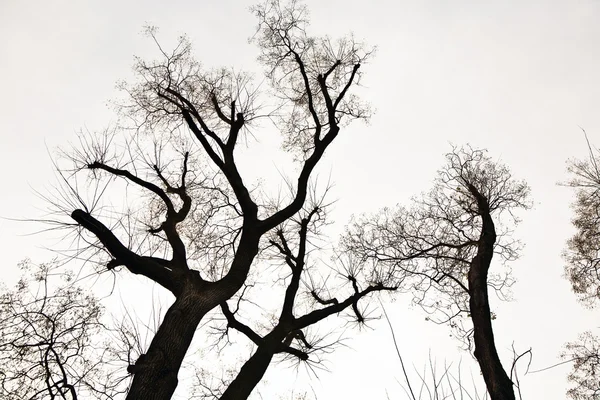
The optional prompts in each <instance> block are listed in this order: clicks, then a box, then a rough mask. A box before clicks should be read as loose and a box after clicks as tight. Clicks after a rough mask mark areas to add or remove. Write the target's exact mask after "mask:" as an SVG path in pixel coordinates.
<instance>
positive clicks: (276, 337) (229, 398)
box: [219, 330, 283, 400]
mask: <svg viewBox="0 0 600 400" xmlns="http://www.w3.org/2000/svg"><path fill="white" fill-rule="evenodd" d="M281 332H282V330H279V331H273V332H271V333H270V334H269V335H267V336H265V338H264V342H263V343H261V345H260V346H258V347H257V349H256V351H255V352H254V354H253V355H252V357H250V359H248V361H246V362H245V363H244V365H243V366H242V368H241V369H240V372H239V373H238V374H237V376H236V377H235V379H234V380H233V381H232V382H231V383H230V384H229V386H228V387H227V389H226V390H225V392H223V395H222V396H221V398H220V399H219V400H246V399H247V398H248V397H249V396H250V393H252V391H253V390H254V388H255V387H256V385H258V383H259V382H260V380H261V379H262V377H263V376H264V374H265V372H267V368H269V364H271V360H272V359H273V356H274V355H275V353H276V352H277V348H278V347H279V346H280V345H281V341H282V340H283V336H282V334H281Z"/></svg>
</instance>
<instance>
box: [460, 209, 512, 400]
mask: <svg viewBox="0 0 600 400" xmlns="http://www.w3.org/2000/svg"><path fill="white" fill-rule="evenodd" d="M485 203H486V204H485V207H482V204H481V203H480V212H481V214H482V219H483V226H482V232H481V236H480V240H479V246H478V249H477V255H476V256H475V258H473V260H472V261H471V266H470V269H469V294H470V299H469V307H470V311H471V319H472V321H473V339H474V341H475V353H474V355H475V358H476V359H477V362H478V363H479V366H480V368H481V373H482V375H483V379H484V381H485V384H486V387H487V389H488V392H489V394H490V398H491V400H515V393H514V390H513V383H512V381H511V380H510V378H509V377H508V375H507V374H506V371H504V368H503V367H502V363H501V362H500V357H498V352H497V350H496V344H495V342H494V331H493V330H492V319H491V314H490V304H489V297H488V290H487V276H488V270H489V268H490V264H491V262H492V257H493V255H494V243H495V242H496V230H495V228H494V223H493V221H492V218H491V215H490V213H489V208H488V207H487V201H486V202H485Z"/></svg>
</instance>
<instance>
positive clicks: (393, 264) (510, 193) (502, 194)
mask: <svg viewBox="0 0 600 400" xmlns="http://www.w3.org/2000/svg"><path fill="white" fill-rule="evenodd" d="M446 160H447V164H446V166H445V167H444V168H442V169H441V170H440V171H439V173H438V176H437V178H436V180H435V183H434V187H433V189H432V190H431V191H430V192H429V193H426V194H424V195H423V196H421V197H418V198H415V199H414V205H413V207H411V208H403V207H398V208H397V209H395V210H391V209H384V210H383V211H382V212H380V213H378V214H376V215H374V216H366V217H362V218H360V219H358V220H357V221H355V222H354V223H352V224H351V225H350V227H349V229H348V232H347V234H346V237H345V239H344V245H345V248H346V249H347V250H348V251H351V252H353V253H354V254H356V255H357V256H358V257H360V259H361V260H363V261H365V262H367V261H372V262H374V263H384V264H389V265H390V266H389V268H388V270H389V271H392V272H391V273H393V274H396V275H397V278H396V279H398V280H400V281H402V282H403V288H404V289H405V290H407V291H410V292H412V293H413V295H414V299H413V301H414V303H416V304H418V305H419V306H421V307H423V308H424V309H425V310H426V311H427V312H428V313H430V315H431V316H430V317H429V318H432V319H433V320H434V321H436V322H439V323H449V324H450V326H451V327H452V328H454V329H455V332H457V334H458V335H459V337H460V338H461V339H462V340H464V341H465V342H466V343H467V344H468V345H469V347H470V345H471V340H472V344H473V345H474V355H475V358H476V359H477V361H478V363H479V365H480V368H481V372H482V375H483V378H484V380H485V383H486V386H487V389H488V391H489V394H490V398H491V399H492V400H505V399H514V398H515V395H514V391H513V382H512V381H511V379H510V378H509V376H508V374H507V373H506V371H505V369H504V368H503V366H502V363H501V361H500V358H499V356H498V352H497V350H496V346H495V341H494V332H493V329H492V320H493V319H494V318H495V314H494V313H493V312H492V311H491V309H490V303H489V294H488V288H491V289H492V290H493V291H494V292H496V293H497V294H498V295H499V296H500V298H504V297H505V296H506V289H508V288H509V287H510V285H511V284H512V282H513V280H512V278H511V276H510V273H509V271H506V270H505V271H504V272H503V273H493V272H491V271H490V267H491V263H492V258H493V256H494V255H497V256H498V257H500V261H501V262H502V263H504V262H507V261H511V260H514V259H515V258H516V257H517V256H518V250H519V243H518V242H517V241H515V240H514V239H512V238H511V236H510V233H511V230H510V228H511V227H512V226H514V224H515V223H516V222H518V219H517V217H516V215H515V214H514V212H515V210H518V209H526V208H528V207H529V206H530V204H529V200H528V197H529V187H528V186H527V185H526V184H525V183H524V182H522V181H516V180H514V179H513V178H512V175H511V173H510V171H509V170H508V168H507V167H506V166H504V165H502V164H500V163H497V162H495V161H493V160H492V159H491V158H490V157H489V156H487V155H486V152H485V151H483V150H476V149H471V148H470V147H466V148H460V149H457V148H455V149H454V150H453V151H452V152H451V153H449V154H447V155H446ZM471 326H472V327H471Z"/></svg>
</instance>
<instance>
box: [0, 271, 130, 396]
mask: <svg viewBox="0 0 600 400" xmlns="http://www.w3.org/2000/svg"><path fill="white" fill-rule="evenodd" d="M21 268H22V269H23V270H24V271H25V275H24V276H23V277H22V278H21V279H20V280H19V282H18V284H17V286H16V288H15V289H13V290H8V289H7V288H3V290H2V293H1V294H0V397H2V398H3V399H7V400H9V399H15V400H16V399H19V400H21V399H32V400H33V399H36V400H41V399H55V398H60V399H70V400H75V399H78V398H97V399H104V400H107V399H113V398H115V396H116V395H118V394H120V393H124V391H125V390H126V388H127V383H128V381H129V379H128V376H127V373H123V372H124V371H121V372H119V371H118V370H117V368H116V366H115V365H114V364H113V363H114V361H115V360H116V359H115V357H114V356H115V355H116V352H115V351H114V349H112V348H111V345H110V342H109V341H108V340H107V339H108V336H106V335H105V336H102V335H101V333H107V327H106V326H105V325H104V324H103V322H102V321H101V317H102V314H103V310H102V307H101V306H100V305H99V303H98V301H97V299H96V298H94V297H93V296H92V295H90V294H89V293H86V291H84V290H83V289H82V288H81V287H77V286H74V285H73V283H72V281H71V278H72V275H71V274H69V273H67V272H64V271H63V272H60V273H58V272H57V266H56V265H54V264H53V263H47V264H40V265H34V264H33V263H31V262H30V261H24V262H23V263H21ZM57 281H58V282H57ZM57 284H58V285H57ZM103 338H104V340H103Z"/></svg>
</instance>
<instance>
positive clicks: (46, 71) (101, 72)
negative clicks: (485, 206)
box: [0, 0, 600, 400]
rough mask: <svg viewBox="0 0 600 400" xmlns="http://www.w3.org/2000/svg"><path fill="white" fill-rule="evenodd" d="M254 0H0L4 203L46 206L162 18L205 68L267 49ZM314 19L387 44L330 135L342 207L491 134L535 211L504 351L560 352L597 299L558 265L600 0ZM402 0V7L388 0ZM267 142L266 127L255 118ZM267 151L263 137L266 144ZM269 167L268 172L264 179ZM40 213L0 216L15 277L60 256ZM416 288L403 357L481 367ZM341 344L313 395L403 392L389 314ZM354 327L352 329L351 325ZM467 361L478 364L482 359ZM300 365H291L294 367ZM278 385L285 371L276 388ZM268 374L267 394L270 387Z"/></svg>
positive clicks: (392, 196) (395, 309) (353, 6)
mask: <svg viewBox="0 0 600 400" xmlns="http://www.w3.org/2000/svg"><path fill="white" fill-rule="evenodd" d="M252 3H253V1H246V0H244V1H233V0H221V1H216V0H203V1H188V0H185V1H184V0H174V1H170V2H168V5H167V3H166V2H159V1H143V2H142V1H129V0H128V1H124V0H121V1H114V0H105V1H102V2H84V1H59V0H56V1H52V2H49V1H34V2H32V1H29V2H25V1H18V0H2V1H0V57H1V62H0V87H1V88H2V92H3V96H1V97H0V171H2V183H3V190H2V191H1V192H0V193H1V194H2V195H1V196H0V210H1V211H0V215H1V216H3V217H10V218H23V217H25V218H26V217H32V216H36V215H39V213H38V212H37V211H36V210H35V207H39V206H40V205H41V203H40V201H39V200H38V199H36V197H35V195H34V194H33V189H38V190H41V191H42V192H44V190H45V189H44V188H48V184H49V183H51V182H53V180H54V176H53V172H52V167H51V163H50V159H49V157H48V154H47V150H46V146H47V147H48V148H50V149H52V148H54V147H55V146H57V145H66V144H67V143H68V142H69V141H72V140H74V139H75V133H76V131H78V130H79V129H80V128H82V127H88V128H90V129H91V130H93V129H101V128H102V127H104V126H107V125H108V124H109V123H110V122H113V121H114V116H113V114H112V111H110V109H108V107H107V106H106V103H107V101H109V100H110V99H112V98H115V97H116V96H117V91H116V90H115V89H114V86H115V83H116V82H117V81H118V80H122V79H127V78H129V77H130V76H131V65H132V64H133V55H140V56H154V55H156V51H155V48H154V47H153V45H152V43H151V42H150V41H149V40H148V39H147V38H145V37H143V36H142V35H141V34H140V32H141V31H142V27H143V26H144V25H147V24H152V25H155V26H158V27H159V28H160V38H161V40H162V42H163V43H164V45H165V46H166V47H168V46H169V45H170V44H172V43H174V42H175V40H176V38H177V36H178V35H180V34H183V33H186V34H187V35H188V36H189V37H190V39H191V40H192V42H193V44H194V48H195V53H196V55H197V57H198V59H200V60H201V61H202V62H204V64H205V65H207V66H209V67H210V66H220V65H224V66H235V67H236V68H238V69H251V70H256V68H257V66H256V63H255V61H254V59H255V57H256V54H257V53H256V49H255V48H254V47H253V46H252V45H249V44H247V39H248V37H249V36H251V35H252V33H253V32H254V30H253V29H254V26H255V20H254V18H253V17H252V15H251V14H250V13H249V12H248V7H249V6H250V5H251V4H252ZM307 4H308V6H309V9H310V11H311V15H312V20H313V30H312V33H314V34H330V35H331V36H333V37H335V36H341V35H344V34H346V33H348V32H350V31H352V32H354V34H355V35H356V36H357V37H358V38H360V39H364V40H365V41H366V42H368V43H369V44H372V45H376V46H377V48H378V50H377V56H376V57H375V58H374V60H373V61H372V62H371V63H370V64H368V65H365V66H364V69H363V72H364V74H365V80H364V84H365V86H366V90H365V91H364V94H365V98H367V99H368V100H369V101H370V102H371V103H372V105H373V107H374V108H376V109H377V113H376V115H375V116H374V118H373V119H372V121H371V124H370V125H369V126H364V125H360V124H355V125H353V126H351V128H350V129H347V130H346V131H344V132H343V134H342V135H341V136H340V137H339V139H337V140H336V143H334V145H333V147H332V148H331V149H330V150H328V152H327V155H326V161H325V162H324V165H323V166H321V167H320V170H319V171H320V172H321V173H322V174H323V175H325V176H328V175H329V174H330V173H331V176H332V180H333V181H334V182H335V188H334V193H333V194H334V196H335V197H336V198H338V199H339V201H338V203H337V205H336V214H335V216H336V218H337V221H338V223H339V226H340V227H341V226H343V224H345V223H346V222H347V220H348V217H349V216H350V215H351V214H352V213H360V212H363V211H375V210H377V209H378V208H379V207H382V206H385V205H387V206H392V205H394V204H396V203H406V202H407V201H408V199H409V197H410V196H411V195H416V194H418V193H419V192H420V191H423V190H426V189H428V188H429V187H430V185H431V182H432V179H433V177H434V172H435V171H436V170H437V169H438V168H439V167H440V166H441V165H442V163H443V154H444V153H445V152H446V151H448V149H449V148H450V147H449V142H452V143H456V144H464V143H471V144H472V145H474V146H478V147H485V148H488V149H489V150H490V154H491V155H492V156H494V157H497V158H499V159H501V160H502V161H503V162H505V163H506V164H508V165H509V166H510V167H511V169H512V171H513V172H514V175H515V176H517V177H519V178H524V179H526V180H527V181H528V182H529V184H530V185H531V187H532V193H533V197H534V200H535V208H534V210H532V211H530V212H528V213H527V214H526V215H525V216H524V221H523V223H522V224H521V226H520V227H519V229H518V236H519V237H520V238H521V239H522V240H523V241H524V242H525V243H526V246H527V247H526V249H525V251H524V252H523V257H522V258H521V259H520V260H519V261H518V262H515V263H514V264H513V269H514V275H515V277H516V278H517V280H518V283H517V285H516V286H515V288H514V297H515V301H514V302H512V303H508V304H497V305H494V309H495V310H496V311H497V314H498V319H497V320H496V322H495V330H496V338H497V344H498V347H499V349H500V351H501V353H502V354H501V355H502V357H503V360H504V361H505V362H506V363H508V362H510V360H511V352H510V346H511V343H513V342H514V344H515V346H516V348H517V349H518V350H525V349H527V348H529V347H532V348H533V354H534V358H533V362H532V365H531V369H532V370H536V369H540V368H544V367H547V366H550V365H552V364H554V363H556V362H558V359H557V355H558V353H559V352H560V350H561V347H562V345H563V344H564V343H565V342H566V341H569V340H574V339H575V338H576V336H577V334H578V333H579V332H581V331H583V330H585V329H596V323H595V321H596V319H595V318H597V314H594V313H593V312H590V311H586V310H584V309H583V308H582V307H581V306H580V305H578V304H577V303H576V302H575V299H574V296H573V295H572V293H571V292H570V288H569V285H568V283H567V282H566V281H565V280H564V279H563V278H562V268H563V262H562V260H561V258H560V254H561V251H562V249H563V247H564V243H565V240H566V238H567V237H568V236H569V235H570V234H571V233H572V228H571V226H570V222H569V220H570V209H569V203H570V201H571V199H572V193H570V192H569V190H567V189H566V188H563V187H558V186H557V185H556V183H557V182H558V181H561V180H565V179H566V174H565V161H566V160H567V159H568V158H569V157H574V156H579V157H584V156H585V154H586V153H585V151H586V148H585V142H584V139H583V135H582V133H581V131H580V130H579V128H578V126H582V127H584V128H585V129H586V130H587V132H588V134H589V135H590V137H591V139H592V141H594V142H596V143H600V139H598V134H599V133H600V118H599V117H598V110H600V79H599V75H598V71H600V24H598V20H599V18H600V3H599V2H597V1H594V0H590V1H573V0H571V1H504V2H475V1H471V2H470V1H461V0H459V1H454V2H452V5H449V3H448V2H446V1H396V2H391V1H385V2H384V1H381V0H372V1H371V2H370V3H369V5H368V6H367V5H366V2H358V1H355V0H346V1H341V0H328V1H322V2H318V1H315V0H309V1H308V2H307ZM392 4H393V5H392ZM257 138H258V140H259V141H260V140H261V137H260V132H258V133H257ZM269 146H271V147H270V148H271V149H272V148H273V144H272V143H270V142H269V141H268V140H266V139H263V140H262V141H261V143H260V144H259V145H256V148H260V149H261V150H262V151H265V149H269ZM253 154H254V155H256V154H257V153H256V152H255V153H252V152H249V153H248V155H247V157H246V158H244V160H245V162H244V164H245V165H246V176H247V177H248V178H250V179H255V178H258V177H260V178H262V179H264V180H265V181H267V182H275V183H274V184H275V185H277V184H278V183H279V182H278V179H279V176H278V173H277V172H276V168H275V166H278V167H279V166H280V165H283V164H282V163H284V161H283V160H285V158H286V157H287V156H286V155H285V154H283V153H277V154H273V158H269V157H264V156H262V157H253ZM271 180H273V181H271ZM38 228H40V227H38V226H23V224H19V223H14V222H10V221H6V220H0V252H1V254H2V255H3V268H4V270H5V271H9V273H8V275H6V272H5V276H6V277H7V280H10V279H12V278H14V276H15V274H16V267H15V266H16V263H17V262H18V261H19V260H21V259H22V258H24V257H26V256H30V257H32V258H34V260H37V261H44V260H47V259H49V258H50V257H51V253H49V252H47V251H43V250H42V249H41V248H42V247H52V246H53V245H54V244H55V241H52V240H51V239H49V238H48V237H47V236H40V235H37V236H22V234H24V233H28V232H32V231H35V230H36V229H38ZM408 301H409V298H408V297H401V298H399V299H398V301H396V302H395V303H393V304H391V305H389V306H388V310H389V312H390V315H391V317H392V319H393V323H394V326H395V330H396V334H397V336H398V338H399V340H400V343H401V351H402V352H403V355H404V357H405V362H407V363H408V364H409V365H412V364H414V365H415V366H416V367H417V368H422V366H424V365H425V363H426V361H427V357H428V352H429V349H431V353H432V356H433V357H437V358H438V360H439V361H440V362H443V360H444V358H445V359H446V360H447V361H456V362H458V360H459V358H460V357H461V356H462V359H463V366H464V367H465V368H466V369H467V370H468V368H473V367H474V366H475V364H474V362H473V361H472V359H471V357H470V356H469V355H468V354H466V353H460V352H459V351H458V350H457V347H458V345H459V343H458V342H456V341H454V340H453V339H452V338H448V334H449V333H450V332H449V329H448V328H447V327H445V326H435V325H432V324H428V323H425V322H424V321H423V320H424V315H423V313H421V312H420V311H419V310H407V306H406V304H408ZM373 327H374V328H375V329H374V330H373V331H363V332H361V333H359V334H357V335H356V338H354V339H353V340H352V341H351V342H350V343H349V344H350V346H351V349H345V348H341V349H339V350H338V351H337V352H336V353H335V354H334V355H332V356H330V358H329V360H330V363H329V368H330V370H331V372H330V373H322V374H321V375H320V380H313V381H311V384H312V386H313V388H314V390H315V392H316V393H317V395H318V396H319V398H320V399H328V398H342V397H344V398H350V399H353V398H356V399H359V398H373V399H385V398H386V391H387V392H388V393H389V394H390V398H393V399H400V398H405V397H404V394H403V391H402V389H401V388H400V386H399V384H398V383H397V381H396V379H397V380H401V371H400V367H399V364H398V362H397V359H396V357H395V355H394V351H393V347H392V344H391V341H390V335H389V331H388V329H387V328H386V327H385V323H383V322H382V321H380V322H378V323H374V324H373ZM351 335H353V334H351ZM281 368H282V367H281V366H280V367H274V368H271V370H270V371H269V373H268V375H267V380H268V382H269V383H270V389H271V390H275V389H274V388H276V389H277V392H278V393H280V394H283V395H285V394H289V391H290V390H291V388H292V387H294V385H296V384H297V385H298V389H297V390H296V392H298V391H300V392H301V391H302V390H303V388H305V386H301V382H300V381H298V382H296V373H295V372H292V373H290V374H287V375H286V374H278V373H277V372H273V370H277V369H281ZM569 368H570V367H569V366H562V367H557V368H554V369H551V370H548V371H545V372H540V373H535V374H529V375H526V376H524V377H522V378H521V382H522V392H523V395H524V398H526V399H527V398H529V399H534V398H535V399H541V398H543V399H549V400H554V399H563V398H564V397H565V395H564V393H565V388H566V385H567V384H566V379H565V377H566V374H567V372H568V370H569ZM473 371H474V372H473V375H474V377H475V378H476V379H480V378H479V374H478V372H477V369H476V366H475V367H474V368H473ZM303 376H304V374H303V373H302V372H300V373H299V374H298V378H297V379H299V380H301V378H302V377H303ZM273 383H277V385H272V384H273ZM264 386H265V385H263V388H262V389H261V390H262V391H263V394H264V396H265V398H272V397H270V396H269V395H267V394H265V393H270V392H269V387H264Z"/></svg>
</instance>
